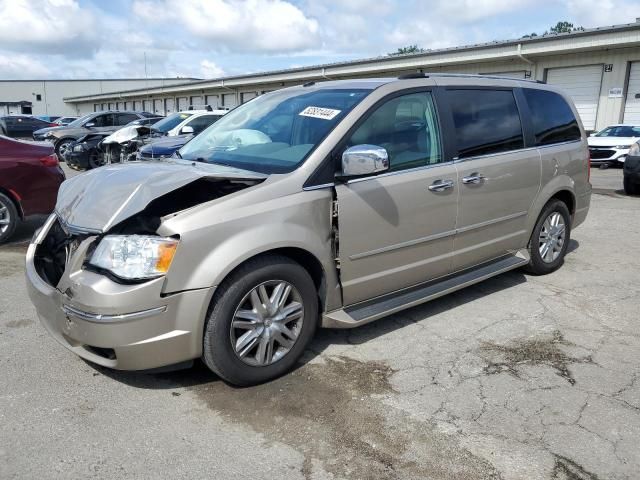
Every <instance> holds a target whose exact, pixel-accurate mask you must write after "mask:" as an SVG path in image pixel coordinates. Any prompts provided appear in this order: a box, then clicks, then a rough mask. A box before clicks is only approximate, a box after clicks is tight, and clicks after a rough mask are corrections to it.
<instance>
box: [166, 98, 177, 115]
mask: <svg viewBox="0 0 640 480" xmlns="http://www.w3.org/2000/svg"><path fill="white" fill-rule="evenodd" d="M164 109H165V112H167V115H169V114H170V113H173V112H175V111H176V106H175V101H174V99H173V98H165V99H164Z"/></svg>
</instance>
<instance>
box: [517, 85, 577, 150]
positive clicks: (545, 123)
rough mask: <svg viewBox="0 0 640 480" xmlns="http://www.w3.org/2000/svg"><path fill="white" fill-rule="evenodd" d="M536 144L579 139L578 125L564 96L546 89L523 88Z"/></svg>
mask: <svg viewBox="0 0 640 480" xmlns="http://www.w3.org/2000/svg"><path fill="white" fill-rule="evenodd" d="M524 96H525V98H526V99H527V104H528V105H529V110H530V111H531V119H532V122H533V129H534V132H535V136H536V145H548V144H550V143H558V142H569V141H572V140H579V139H580V127H579V126H578V122H577V121H576V117H575V116H574V115H573V111H572V110H571V107H569V105H568V104H567V102H566V101H565V99H564V98H562V97H561V96H560V95H558V94H557V93H555V92H550V91H548V90H534V89H530V88H527V89H524Z"/></svg>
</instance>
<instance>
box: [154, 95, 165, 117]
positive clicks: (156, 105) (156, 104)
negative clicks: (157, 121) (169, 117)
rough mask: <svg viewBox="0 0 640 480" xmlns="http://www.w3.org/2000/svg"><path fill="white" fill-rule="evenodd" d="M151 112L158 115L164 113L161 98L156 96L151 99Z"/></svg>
mask: <svg viewBox="0 0 640 480" xmlns="http://www.w3.org/2000/svg"><path fill="white" fill-rule="evenodd" d="M153 113H155V114H158V115H164V102H163V101H162V99H161V98H156V99H155V100H154V101H153Z"/></svg>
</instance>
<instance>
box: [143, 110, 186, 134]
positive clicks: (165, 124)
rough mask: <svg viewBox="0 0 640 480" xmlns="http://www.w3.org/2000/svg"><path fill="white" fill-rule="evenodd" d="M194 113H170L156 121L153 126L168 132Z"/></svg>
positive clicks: (159, 130) (155, 128)
mask: <svg viewBox="0 0 640 480" xmlns="http://www.w3.org/2000/svg"><path fill="white" fill-rule="evenodd" d="M191 115H193V114H192V113H174V114H173V115H169V116H168V117H166V118H163V119H162V120H160V121H158V122H156V123H154V124H153V125H152V126H151V128H153V129H154V130H156V131H157V132H162V133H167V132H168V131H169V130H172V129H174V128H176V127H177V126H178V125H180V124H181V123H182V122H184V121H185V120H186V119H187V118H189V117H190V116H191Z"/></svg>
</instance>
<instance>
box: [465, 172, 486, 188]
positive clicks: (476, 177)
mask: <svg viewBox="0 0 640 480" xmlns="http://www.w3.org/2000/svg"><path fill="white" fill-rule="evenodd" d="M485 178H486V177H485V176H484V175H482V174H481V173H472V174H471V175H469V176H468V177H462V183H464V184H465V185H477V184H479V183H481V182H482V181H483V180H484V179H485Z"/></svg>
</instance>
